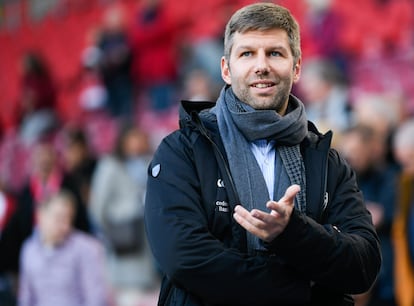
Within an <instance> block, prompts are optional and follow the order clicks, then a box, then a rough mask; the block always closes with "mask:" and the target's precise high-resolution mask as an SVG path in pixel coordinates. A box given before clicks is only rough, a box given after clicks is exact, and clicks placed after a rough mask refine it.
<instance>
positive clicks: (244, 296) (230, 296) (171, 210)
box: [145, 133, 310, 305]
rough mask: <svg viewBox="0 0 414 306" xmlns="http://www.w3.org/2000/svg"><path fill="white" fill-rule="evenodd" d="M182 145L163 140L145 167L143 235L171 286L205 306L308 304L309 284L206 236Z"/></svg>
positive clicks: (175, 138)
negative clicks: (146, 172)
mask: <svg viewBox="0 0 414 306" xmlns="http://www.w3.org/2000/svg"><path fill="white" fill-rule="evenodd" d="M186 142H187V138H186V137H184V136H183V135H181V134H179V133H176V134H172V135H170V136H169V137H167V138H166V139H164V141H163V142H162V143H161V145H160V146H159V148H158V150H157V152H156V153H155V156H154V159H153V161H152V162H151V164H150V167H149V176H148V184H147V194H146V204H145V220H146V230H147V235H148V240H149V242H150V245H151V248H152V251H153V254H154V256H155V258H156V260H157V262H158V264H159V266H160V268H161V270H162V271H163V272H164V273H165V274H166V276H167V277H168V278H169V279H170V280H171V281H172V282H173V283H174V285H175V286H178V287H180V288H182V289H184V290H185V291H186V292H187V293H189V294H191V295H192V296H196V297H197V298H198V299H201V300H203V301H204V302H207V303H213V304H223V305H229V304H240V305H242V304H245V305H260V304H265V303H273V304H276V303H278V304H282V303H286V304H287V303H289V304H290V303H293V304H300V303H304V302H306V301H309V299H310V282H309V281H308V280H304V279H302V278H301V277H300V276H299V275H298V274H297V273H296V272H295V271H294V270H293V269H290V268H288V267H287V266H286V265H284V264H281V263H280V262H279V260H278V259H277V258H276V257H268V256H247V255H246V254H243V253H241V252H239V251H238V250H235V249H230V248H227V247H225V246H224V245H223V243H221V242H220V240H218V239H216V238H215V237H214V236H213V235H212V234H211V233H210V232H209V227H208V219H207V215H206V214H207V212H206V211H205V209H204V208H203V205H202V203H201V201H202V196H201V193H202V192H203V190H201V189H200V184H199V183H200V182H199V179H198V178H197V172H196V170H195V167H194V165H193V163H192V160H193V157H192V150H191V145H190V144H186ZM212 184H216V181H214V182H212ZM211 205H215V203H211Z"/></svg>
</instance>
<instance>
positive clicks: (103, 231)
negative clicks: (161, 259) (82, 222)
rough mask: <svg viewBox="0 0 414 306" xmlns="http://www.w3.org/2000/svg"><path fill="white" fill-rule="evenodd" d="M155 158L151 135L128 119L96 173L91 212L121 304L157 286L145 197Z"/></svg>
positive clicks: (103, 157) (131, 301)
mask: <svg viewBox="0 0 414 306" xmlns="http://www.w3.org/2000/svg"><path fill="white" fill-rule="evenodd" d="M150 158H151V150H150V145H149V139H148V135H147V134H146V133H144V132H143V131H142V130H140V129H139V128H137V127H136V126H135V125H134V124H132V123H125V125H124V126H122V127H121V128H120V130H119V135H118V137H117V140H116V144H115V147H114V150H113V153H112V154H108V155H106V156H102V157H101V158H100V159H99V161H98V164H97V168H96V171H95V173H94V175H93V180H92V185H91V192H90V206H89V209H90V214H91V217H92V219H93V222H94V224H95V225H96V227H97V231H98V233H97V234H98V235H100V236H101V237H102V238H103V240H104V241H105V242H106V244H107V252H108V271H109V275H110V281H111V284H112V285H113V287H114V289H115V294H116V299H117V303H118V305H120V306H123V305H133V304H131V303H134V301H135V302H136V301H137V300H138V301H139V300H140V299H143V298H145V296H146V295H148V294H151V292H152V291H153V290H154V288H156V287H157V286H158V283H157V281H158V278H157V271H156V269H155V265H154V261H153V258H152V255H151V252H150V250H149V247H148V244H147V241H146V234H145V231H144V224H143V218H144V196H145V190H146V174H147V167H148V164H149V161H150Z"/></svg>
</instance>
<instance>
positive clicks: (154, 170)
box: [151, 164, 161, 177]
mask: <svg viewBox="0 0 414 306" xmlns="http://www.w3.org/2000/svg"><path fill="white" fill-rule="evenodd" d="M160 172H161V165H160V164H156V165H155V166H154V167H152V169H151V175H152V177H157V176H158V175H160Z"/></svg>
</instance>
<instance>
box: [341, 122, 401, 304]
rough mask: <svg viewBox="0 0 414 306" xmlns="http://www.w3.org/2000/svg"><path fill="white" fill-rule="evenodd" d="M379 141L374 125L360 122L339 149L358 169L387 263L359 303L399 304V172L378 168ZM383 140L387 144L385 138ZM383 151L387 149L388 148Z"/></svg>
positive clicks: (348, 132)
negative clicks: (394, 229)
mask: <svg viewBox="0 0 414 306" xmlns="http://www.w3.org/2000/svg"><path fill="white" fill-rule="evenodd" d="M377 142H378V141H377V135H376V131H375V130H374V128H372V127H371V126H369V125H366V124H364V123H360V124H358V125H355V126H353V127H351V128H350V129H348V130H346V131H345V132H344V133H343V135H342V136H341V141H340V142H339V143H338V145H337V149H338V151H339V152H340V153H341V154H342V156H343V157H344V158H345V159H346V160H347V161H348V162H349V164H350V165H351V167H352V168H353V169H354V170H355V173H356V176H357V182H358V186H359V188H360V189H361V191H362V193H363V195H364V201H365V205H366V207H367V209H368V210H369V211H370V213H371V216H372V221H373V224H374V226H375V229H376V230H377V233H378V236H379V238H380V242H381V253H382V260H383V262H382V266H381V270H380V273H379V276H378V279H377V281H376V283H375V285H374V286H373V288H372V289H371V290H370V292H369V293H368V294H364V295H359V296H356V301H357V305H359V306H362V305H371V306H393V305H395V301H394V258H393V246H392V243H391V226H392V222H393V218H394V213H395V201H396V188H397V181H398V179H397V175H398V171H397V168H396V167H395V166H393V165H389V166H388V167H378V165H377V164H376V162H375V160H374V159H373V158H372V152H373V151H374V147H375V146H376V145H377ZM380 143H381V144H382V145H386V143H385V142H383V141H381V142H380ZM381 151H382V152H386V151H387V150H386V148H384V149H382V150H381ZM384 159H385V157H384Z"/></svg>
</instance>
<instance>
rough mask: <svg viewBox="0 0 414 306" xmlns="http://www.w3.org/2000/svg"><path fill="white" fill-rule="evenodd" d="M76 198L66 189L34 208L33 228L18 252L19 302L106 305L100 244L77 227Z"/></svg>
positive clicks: (30, 305) (23, 304)
mask: <svg viewBox="0 0 414 306" xmlns="http://www.w3.org/2000/svg"><path fill="white" fill-rule="evenodd" d="M75 211H76V204H75V199H74V197H73V196H72V195H71V194H70V193H69V192H67V191H60V192H58V193H57V194H54V195H52V196H51V197H49V198H47V199H45V200H44V201H43V202H42V203H40V204H39V205H38V206H37V207H36V212H37V220H38V223H37V226H36V230H35V231H34V232H33V234H32V235H31V237H30V238H28V239H27V240H26V241H25V243H24V245H23V248H22V252H21V258H20V260H21V270H20V278H19V294H18V305H19V306H56V305H59V306H74V305H76V306H108V305H110V292H109V287H108V285H107V281H106V275H105V269H104V259H105V256H104V248H103V246H102V245H101V243H100V242H99V241H98V240H97V239H95V238H93V237H92V236H90V235H88V234H86V233H82V232H80V231H77V230H75V229H74V228H73V225H72V222H73V219H74V217H75Z"/></svg>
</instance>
